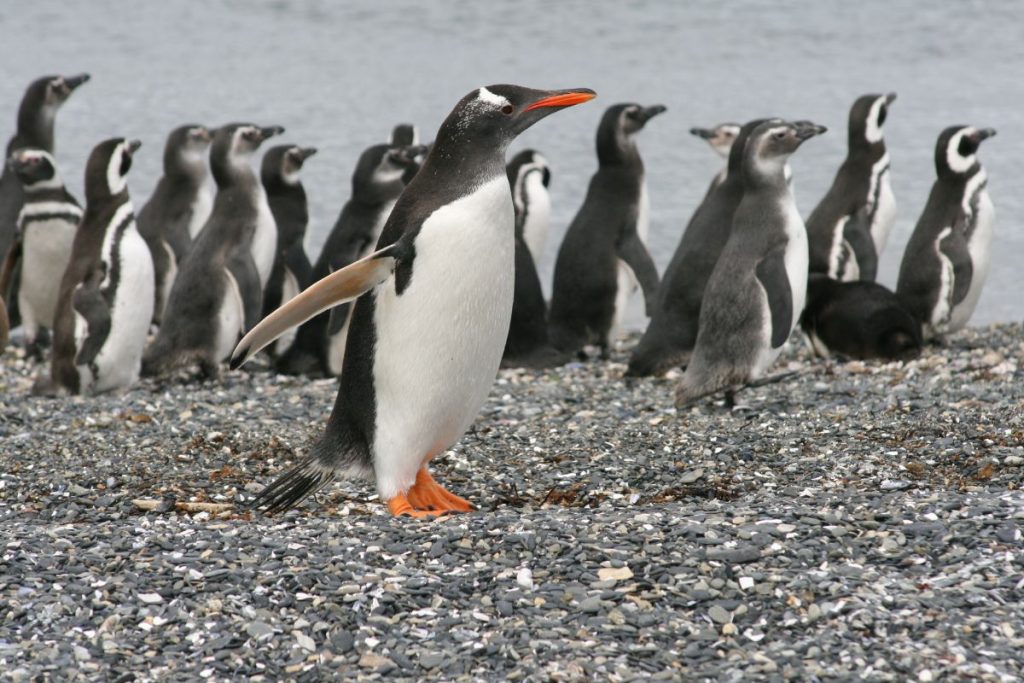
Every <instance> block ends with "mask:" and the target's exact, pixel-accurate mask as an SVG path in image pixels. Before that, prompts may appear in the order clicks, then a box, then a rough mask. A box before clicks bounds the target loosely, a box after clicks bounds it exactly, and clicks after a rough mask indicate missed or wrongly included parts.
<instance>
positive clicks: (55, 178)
mask: <svg viewBox="0 0 1024 683" xmlns="http://www.w3.org/2000/svg"><path fill="white" fill-rule="evenodd" d="M14 154H15V155H16V156H17V158H18V160H19V161H21V162H23V163H24V162H26V161H31V160H33V159H35V160H36V161H37V162H39V161H42V160H44V159H45V160H46V161H49V162H50V167H51V168H52V169H53V175H52V176H51V177H49V178H44V179H41V180H37V181H35V182H34V183H32V184H31V185H28V186H27V187H30V188H32V189H33V190H36V189H39V190H43V189H49V188H57V187H60V186H61V185H63V183H62V182H61V179H60V173H59V172H58V171H57V162H56V161H55V160H54V158H53V155H52V154H50V153H49V152H47V151H46V150H42V149H24V150H20V151H17V152H15V153H14Z"/></svg>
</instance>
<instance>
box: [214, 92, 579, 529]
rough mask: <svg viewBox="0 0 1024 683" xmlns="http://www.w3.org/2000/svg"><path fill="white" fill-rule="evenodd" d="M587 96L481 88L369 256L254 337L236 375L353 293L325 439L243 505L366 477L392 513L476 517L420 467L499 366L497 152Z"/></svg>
mask: <svg viewBox="0 0 1024 683" xmlns="http://www.w3.org/2000/svg"><path fill="white" fill-rule="evenodd" d="M593 97H594V93H593V91H591V90H583V89H579V90H560V91H542V90H531V89H528V88H523V87H519V86H514V85H493V86H488V87H484V88H479V89H478V90H474V91H472V92H470V93H469V94H468V95H466V96H465V97H464V98H462V100H460V101H459V103H458V104H457V105H455V108H454V109H453V110H452V112H451V114H449V115H448V118H446V119H445V121H444V123H442V124H441V128H440V130H439V131H438V133H437V139H436V140H435V142H434V145H433V147H432V148H431V151H430V153H429V154H428V156H427V158H426V160H425V161H424V164H423V168H422V169H420V172H419V173H417V174H416V176H415V178H413V180H412V182H411V183H410V184H409V186H408V188H406V190H405V192H403V193H402V196H401V197H400V198H399V200H398V203H397V204H396V205H395V208H394V210H393V211H392V212H391V217H390V218H389V219H388V222H387V225H386V226H385V228H384V232H383V233H382V235H381V238H380V241H379V243H378V247H379V249H378V251H376V252H374V253H373V254H371V255H369V256H367V257H365V258H363V259H360V260H359V261H356V262H355V263H353V264H352V265H350V266H348V267H346V268H343V269H342V270H339V271H336V272H334V273H332V274H331V275H329V276H328V277H326V278H324V279H323V280H320V281H319V282H317V283H316V284H314V285H312V286H311V287H310V288H308V289H307V290H306V291H304V292H303V293H302V294H300V295H299V296H298V297H296V298H295V299H292V301H291V302H289V303H288V304H286V305H285V306H283V307H282V308H280V309H278V310H277V311H275V312H274V313H273V314H271V315H270V316H269V317H268V318H266V319H264V320H263V321H262V322H261V323H260V324H259V325H258V326H257V327H256V328H255V329H253V330H252V331H251V332H250V333H249V334H248V335H246V337H245V338H244V339H243V340H242V342H241V343H240V344H239V346H238V348H237V349H236V351H235V354H234V356H233V357H232V365H234V366H236V367H237V366H238V365H239V364H241V363H243V362H245V360H246V359H248V358H250V357H251V356H252V355H253V354H254V353H256V352H258V351H259V349H260V348H262V347H263V346H265V345H266V344H268V343H270V342H271V341H272V340H273V339H274V338H275V337H276V336H277V335H279V334H280V333H281V332H282V331H284V330H285V329H287V328H288V327H290V326H292V325H295V324H297V323H299V322H301V321H302V320H305V319H308V318H309V317H311V316H312V315H315V314H316V313H318V312H320V311H323V310H326V309H327V308H329V307H331V306H335V305H337V304H338V303H340V302H342V301H348V300H352V299H354V298H356V297H359V296H360V295H362V294H364V293H367V292H368V294H367V295H366V296H364V297H362V298H360V299H359V300H358V301H357V302H356V305H355V314H354V316H353V319H352V325H351V330H350V331H349V343H348V348H347V350H346V352H345V365H344V371H343V372H342V375H341V386H340V388H339V391H338V398H337V401H336V402H335V404H334V410H333V412H332V413H331V417H330V419H329V420H328V423H327V428H326V430H325V431H324V434H323V436H322V437H321V438H320V439H319V440H317V441H316V442H315V443H314V445H313V447H312V448H311V449H310V453H309V455H308V456H307V457H306V458H305V459H304V460H303V461H302V462H301V463H299V464H298V465H297V466H296V467H295V468H293V469H292V470H290V471H289V472H287V473H286V474H284V475H283V476H281V477H280V478H279V479H278V480H277V481H275V482H274V483H272V484H271V485H270V486H268V487H267V488H265V489H264V490H263V491H262V492H261V493H260V494H259V496H258V497H257V499H256V501H255V502H254V505H255V506H257V507H262V508H265V509H267V510H283V509H287V508H290V507H292V506H294V505H295V504H297V503H298V502H299V501H301V500H302V499H303V498H305V497H306V496H308V495H309V494H310V493H312V492H314V491H316V490H317V489H319V488H320V487H321V486H323V485H324V484H327V483H328V482H330V481H332V480H333V479H334V478H335V477H336V476H339V475H342V476H345V475H360V474H361V475H369V476H373V477H374V478H375V479H376V482H377V490H378V491H379V493H380V496H381V498H382V499H383V500H385V501H387V505H388V509H389V510H390V511H391V513H392V514H394V515H411V516H414V517H425V516H429V515H438V514H443V513H446V512H455V511H458V512H466V511H469V510H472V509H473V507H472V506H471V505H470V504H469V503H468V502H467V501H466V500H464V499H462V498H460V497H458V496H456V495H454V494H452V493H449V492H448V491H446V490H445V489H444V488H442V487H441V486H440V485H438V484H437V483H436V482H435V481H434V480H433V478H432V477H431V476H430V473H429V471H428V469H427V467H428V464H429V462H430V460H431V459H432V458H434V457H435V456H437V455H438V454H440V453H442V452H444V450H445V449H447V448H448V447H449V446H451V445H452V444H454V443H455V442H456V441H458V439H459V438H460V437H461V436H462V434H463V433H464V432H465V431H466V429H467V428H468V427H469V425H470V424H472V422H473V419H474V417H475V416H476V414H477V412H478V411H479V410H480V406H481V405H482V404H483V402H484V400H485V399H486V397H487V394H488V391H489V389H490V387H491V384H492V383H493V381H494V376H495V374H496V373H497V370H498V364H499V362H500V361H501V352H502V348H503V347H504V345H505V338H506V335H507V334H508V324H509V318H510V316H511V314H512V290H513V285H514V283H513V280H514V278H515V270H514V265H513V259H514V245H515V224H514V221H515V211H514V209H513V207H512V194H511V193H510V192H509V185H508V177H507V176H506V174H505V159H504V156H505V150H506V148H507V147H508V145H509V143H510V142H512V140H513V139H515V137H516V136H517V135H518V134H519V133H521V132H523V131H524V130H526V129H527V128H529V127H530V126H531V125H533V124H534V123H536V122H537V121H539V120H540V119H542V118H544V117H545V116H547V115H548V114H550V113H552V112H554V111H557V110H559V109H562V108H564V107H568V106H570V105H574V104H578V103H580V102H585V101H587V100H589V99H591V98H593Z"/></svg>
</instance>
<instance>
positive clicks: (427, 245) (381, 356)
mask: <svg viewBox="0 0 1024 683" xmlns="http://www.w3.org/2000/svg"><path fill="white" fill-rule="evenodd" d="M514 235H515V223H514V210H513V208H512V198H511V194H510V193H509V188H508V181H507V180H506V179H505V177H504V176H501V177H499V178H496V179H494V180H492V181H490V182H488V183H486V184H484V185H482V186H480V187H478V188H477V189H476V190H475V191H473V192H472V193H471V194H469V195H465V196H463V197H462V198H460V199H458V200H456V201H453V202H451V203H449V204H446V205H444V206H442V207H441V208H439V209H437V210H436V211H434V213H432V214H431V215H430V216H429V217H428V218H427V219H426V220H425V221H424V222H423V224H422V227H421V229H420V232H419V233H418V235H417V236H416V238H415V241H414V243H413V246H414V248H415V259H414V261H413V263H412V275H411V278H410V280H409V282H408V285H407V286H406V287H405V289H404V290H403V291H402V292H401V293H399V292H397V291H396V286H395V280H394V278H391V279H389V280H388V281H387V282H385V283H384V284H383V285H381V286H380V287H378V289H377V291H376V294H375V313H374V324H375V326H376V337H377V343H376V349H375V353H374V360H373V379H374V386H375V390H376V399H377V406H376V408H377V410H376V416H377V417H376V419H377V425H376V433H375V435H374V447H373V450H374V461H375V468H376V470H377V476H378V483H379V485H380V486H381V487H382V490H383V489H384V488H387V487H386V486H385V485H384V484H383V483H381V481H382V479H381V478H382V477H384V478H387V477H388V476H391V475H394V473H395V472H397V471H398V470H403V471H404V468H407V467H412V470H411V472H412V474H413V475H414V474H415V471H416V468H417V467H418V466H419V463H420V462H421V461H422V460H423V458H425V457H427V456H432V455H433V454H435V453H437V452H439V451H441V450H444V449H445V448H447V447H449V446H450V445H452V444H453V443H454V442H455V441H456V440H458V438H459V437H460V436H462V434H463V432H465V430H466V429H467V428H468V427H469V425H470V424H471V423H472V421H473V419H474V417H475V416H476V414H477V412H478V411H479V410H480V406H481V405H482V404H483V402H484V400H485V399H486V398H487V394H488V392H489V390H490V387H491V384H492V383H493V382H494V377H495V375H496V374H497V370H498V365H499V363H500V362H501V355H502V351H503V349H504V346H505V339H506V337H507V336H508V329H509V322H510V320H511V316H512V298H513V285H514V279H515V259H514V249H515V239H514ZM358 332H359V331H358V330H356V329H353V330H352V333H353V334H355V333H358ZM389 473H390V474H389ZM395 476H397V475H395ZM400 478H401V479H403V480H404V478H405V477H404V475H403V476H402V477H400ZM408 483H411V479H410V480H409V482H407V483H406V484H405V485H408Z"/></svg>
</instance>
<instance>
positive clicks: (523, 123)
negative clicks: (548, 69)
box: [430, 85, 595, 165]
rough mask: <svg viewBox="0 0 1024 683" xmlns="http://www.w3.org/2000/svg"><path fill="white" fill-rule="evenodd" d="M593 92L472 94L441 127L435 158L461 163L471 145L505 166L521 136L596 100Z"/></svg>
mask: <svg viewBox="0 0 1024 683" xmlns="http://www.w3.org/2000/svg"><path fill="white" fill-rule="evenodd" d="M594 96H595V94H594V91H593V90H588V89H587V88H575V89H572V90H534V89H532V88H524V87H522V86H518V85H489V86H486V87H483V88H478V89H476V90H474V91H473V92H471V93H469V94H468V95H466V96H465V97H463V98H462V99H461V100H459V103H458V104H456V105H455V108H454V109H452V112H451V113H450V114H449V115H448V118H446V119H445V121H444V123H442V124H441V128H440V130H438V132H437V139H436V140H435V141H434V146H433V148H432V149H431V153H430V158H434V157H435V155H437V156H440V157H445V158H448V157H450V158H452V159H458V158H459V157H462V156H463V155H464V154H465V152H464V151H463V152H461V153H460V152H457V151H456V149H457V148H464V146H465V145H471V146H472V149H473V151H474V153H476V154H487V155H489V156H491V157H493V160H495V161H497V162H499V163H500V164H501V165H504V154H505V149H506V148H507V147H508V145H509V143H510V142H512V140H514V139H515V138H516V136H517V135H519V134H520V133H522V132H523V131H525V130H526V129H527V128H529V127H530V126H532V125H533V124H535V123H537V122H538V121H540V120H541V119H543V118H544V117H546V116H548V115H549V114H552V113H554V112H556V111H559V110H561V109H565V108H566V107H571V106H573V105H575V104H580V103H581V102H586V101H588V100H591V99H593V98H594Z"/></svg>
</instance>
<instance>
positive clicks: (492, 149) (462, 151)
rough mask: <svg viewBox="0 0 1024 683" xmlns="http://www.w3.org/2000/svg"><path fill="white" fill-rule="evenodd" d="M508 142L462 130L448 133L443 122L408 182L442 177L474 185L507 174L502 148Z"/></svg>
mask: <svg viewBox="0 0 1024 683" xmlns="http://www.w3.org/2000/svg"><path fill="white" fill-rule="evenodd" d="M508 144H509V141H508V140H501V139H499V140H493V139H492V140H474V139H473V138H471V137H465V136H464V135H463V134H462V133H457V134H455V135H451V134H449V132H448V131H447V130H446V126H442V128H441V130H440V131H438V134H437V139H436V140H435V141H434V144H433V146H432V147H431V148H430V153H429V154H427V158H426V159H425V160H424V161H423V166H422V167H420V170H419V171H418V172H417V173H416V175H415V176H413V179H412V182H418V183H430V182H434V181H435V179H437V180H442V179H443V181H444V182H455V183H459V184H462V185H465V186H467V187H475V186H478V185H482V184H484V183H486V182H488V181H490V180H493V179H494V178H497V177H500V176H505V177H506V178H507V177H508V174H507V173H506V171H505V150H506V149H508Z"/></svg>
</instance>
